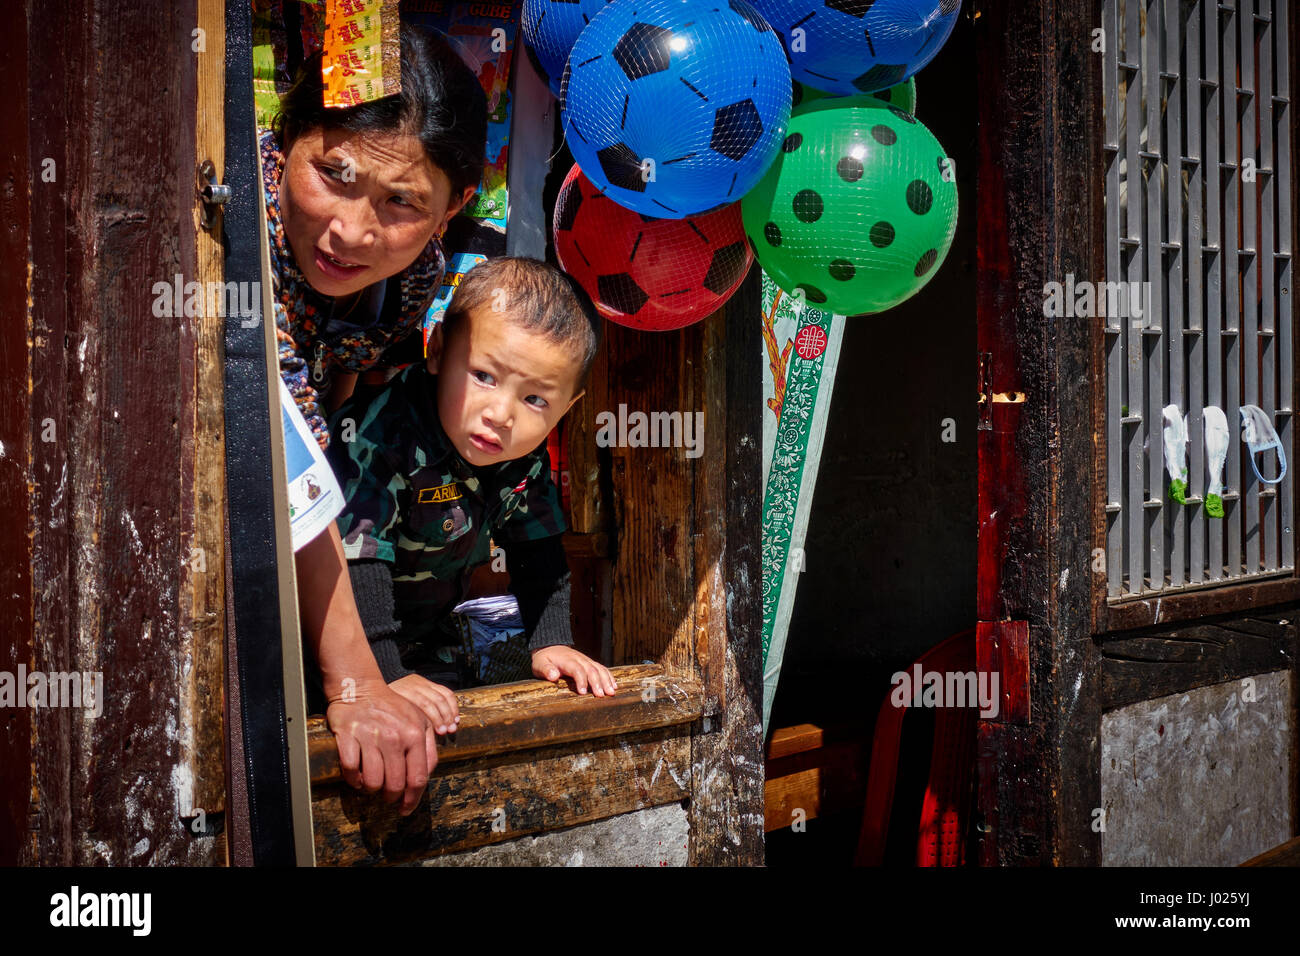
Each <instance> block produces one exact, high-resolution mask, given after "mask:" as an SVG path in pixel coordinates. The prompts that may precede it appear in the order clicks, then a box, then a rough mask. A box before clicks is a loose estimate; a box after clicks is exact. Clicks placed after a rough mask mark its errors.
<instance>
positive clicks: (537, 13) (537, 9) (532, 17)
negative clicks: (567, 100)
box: [519, 0, 609, 97]
mask: <svg viewBox="0 0 1300 956" xmlns="http://www.w3.org/2000/svg"><path fill="white" fill-rule="evenodd" d="M608 2H609V0H524V9H523V11H522V13H521V14H520V17H519V30H520V32H521V33H522V34H523V38H524V43H525V47H526V49H527V50H528V58H529V59H530V60H532V61H533V66H534V67H536V69H537V72H538V73H539V74H540V75H541V77H542V79H544V80H545V81H546V84H547V86H549V87H550V88H551V92H552V93H554V94H555V95H556V96H557V97H558V96H559V95H560V80H561V79H563V77H564V64H565V62H566V61H567V60H568V59H569V51H570V50H572V49H573V44H574V43H576V42H577V40H578V35H579V34H580V33H582V31H583V28H584V27H586V25H587V24H588V23H590V22H591V20H592V18H593V17H595V16H596V14H598V13H600V11H601V10H604V9H605V4H607V3H608Z"/></svg>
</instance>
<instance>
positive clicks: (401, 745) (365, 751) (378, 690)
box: [325, 680, 438, 816]
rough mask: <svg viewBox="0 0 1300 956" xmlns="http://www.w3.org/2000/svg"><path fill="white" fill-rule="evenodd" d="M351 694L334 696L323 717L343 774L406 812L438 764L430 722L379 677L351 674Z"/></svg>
mask: <svg viewBox="0 0 1300 956" xmlns="http://www.w3.org/2000/svg"><path fill="white" fill-rule="evenodd" d="M350 697H351V699H349V700H344V699H335V700H333V701H331V702H330V705H329V708H328V709H327V710H326V711H325V719H326V720H327V721H328V722H329V727H330V730H331V731H333V733H334V739H335V742H336V743H337V744H338V748H339V767H340V769H341V770H342V773H343V779H344V780H345V781H347V783H348V784H349V785H351V786H353V787H356V788H357V789H361V788H362V787H364V788H365V789H366V790H369V791H370V792H371V793H374V792H376V791H378V790H381V789H382V790H383V791H384V799H385V800H386V801H388V802H389V803H396V802H397V801H398V800H401V801H402V806H401V809H400V812H401V814H402V816H406V815H407V814H409V813H410V812H411V811H412V810H414V809H415V808H416V806H418V805H419V803H420V799H421V798H422V797H423V796H424V788H425V785H426V784H427V783H428V782H429V774H430V773H431V772H432V771H433V768H434V767H436V766H437V764H438V747H437V743H436V742H435V740H434V730H433V725H432V724H431V723H430V722H429V721H428V720H427V719H426V718H425V715H424V712H423V711H421V710H420V708H418V707H416V706H415V705H414V704H412V703H411V702H410V701H408V700H407V699H406V698H404V697H403V696H402V695H401V694H398V693H397V692H395V691H394V690H392V689H390V688H389V686H388V685H387V684H385V683H384V682H383V680H357V681H356V687H355V690H354V693H353V694H351V695H350Z"/></svg>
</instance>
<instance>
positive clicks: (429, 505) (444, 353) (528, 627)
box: [328, 257, 616, 734]
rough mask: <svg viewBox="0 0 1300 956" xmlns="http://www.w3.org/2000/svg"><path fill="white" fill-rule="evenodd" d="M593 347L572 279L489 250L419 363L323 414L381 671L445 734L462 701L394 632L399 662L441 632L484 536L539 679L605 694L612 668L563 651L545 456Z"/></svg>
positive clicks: (554, 501)
mask: <svg viewBox="0 0 1300 956" xmlns="http://www.w3.org/2000/svg"><path fill="white" fill-rule="evenodd" d="M599 342H600V319H599V317H598V315H597V314H596V312H595V309H594V307H593V306H592V305H591V303H590V300H589V299H587V297H586V295H585V294H584V293H583V292H582V290H581V288H580V287H578V286H577V284H576V283H574V282H573V280H572V279H570V278H569V277H568V276H566V275H564V274H563V273H562V272H560V271H558V270H557V269H555V268H553V267H552V266H549V265H547V264H546V263H544V262H540V261H538V260H535V259H524V258H509V257H506V258H500V259H491V260H488V261H486V262H483V263H480V264H479V265H477V266H475V267H474V268H473V269H472V270H470V271H469V272H468V273H467V274H466V275H465V277H464V278H463V279H462V280H461V283H460V285H459V287H458V288H457V290H456V294H455V297H454V298H453V300H452V303H451V306H450V308H449V309H448V310H447V314H446V317H445V319H444V320H443V322H442V324H441V325H440V326H439V327H436V328H435V329H434V331H433V333H432V334H431V335H430V337H429V345H428V358H427V360H426V362H425V363H424V364H416V365H412V366H410V367H408V368H407V369H405V370H404V371H403V372H401V373H399V374H398V375H397V376H396V377H395V378H393V379H392V380H391V381H390V382H388V383H387V384H386V385H383V386H380V387H378V388H365V387H359V388H358V389H357V391H356V393H354V395H353V396H352V397H351V398H349V400H348V401H347V402H345V403H344V404H343V405H342V406H341V407H340V408H339V409H338V410H337V411H336V412H335V413H334V415H332V416H331V419H330V424H331V432H332V434H331V441H330V446H329V450H328V452H329V459H330V464H331V465H332V466H333V468H334V471H335V474H336V475H337V476H338V479H339V483H340V485H341V486H342V489H343V497H344V499H345V500H346V501H347V504H346V505H345V507H344V509H343V512H342V514H340V515H339V518H338V526H339V533H340V535H341V536H342V538H343V550H344V554H345V555H346V557H347V559H348V571H349V575H350V577H351V580H352V590H353V593H354V595H355V597H356V602H357V608H358V610H359V611H360V614H361V621H362V624H363V625H364V627H365V631H366V637H367V639H368V640H369V641H370V646H371V649H372V650H373V651H374V654H375V659H376V661H377V662H378V664H379V668H380V671H381V673H382V674H383V677H384V679H385V680H386V681H388V682H389V685H390V686H391V687H392V689H393V690H395V691H396V692H398V693H399V694H401V695H402V696H403V697H406V698H407V699H408V700H410V701H411V702H412V703H414V704H416V705H417V706H419V707H420V708H421V709H423V710H424V712H425V713H426V714H428V716H429V719H430V721H431V722H432V723H433V725H434V728H435V729H436V730H437V732H438V733H440V734H444V733H450V732H452V731H454V730H455V727H456V723H457V721H459V719H460V718H459V713H458V711H457V707H456V698H455V695H454V694H453V693H452V691H451V690H450V689H449V688H447V687H445V686H443V685H442V684H438V683H434V682H433V681H430V680H428V679H426V678H425V677H423V676H421V675H420V674H418V673H415V672H413V671H412V670H408V669H407V667H406V666H405V665H404V664H403V659H402V654H401V649H400V648H399V642H401V643H402V644H404V645H406V646H407V651H408V660H411V659H412V658H411V653H410V652H411V649H412V647H413V646H414V647H415V648H417V649H418V648H420V647H421V646H423V649H425V650H426V651H427V650H431V649H432V648H433V647H434V646H436V645H437V644H438V643H439V642H440V636H439V633H440V627H439V625H440V624H441V623H442V621H443V619H444V618H445V617H446V615H447V613H448V612H449V611H450V610H451V609H452V607H454V606H455V605H456V604H458V603H459V602H460V601H461V600H462V599H463V598H464V596H465V592H466V589H467V587H468V583H469V578H470V572H471V571H472V569H473V568H474V567H475V566H476V565H479V564H483V563H485V562H486V561H488V560H489V558H490V554H489V550H490V549H489V544H488V542H489V538H493V539H495V541H496V543H497V545H498V546H499V547H501V548H503V549H504V551H505V559H506V568H507V570H508V571H509V573H510V591H511V593H513V594H514V595H515V597H516V598H517V600H518V602H519V610H520V614H521V616H522V618H523V623H524V629H525V632H526V634H527V636H528V639H529V644H528V646H529V650H530V652H531V657H532V671H533V674H534V675H535V676H537V677H539V678H541V679H544V680H549V681H558V680H559V679H560V676H561V675H567V676H569V677H571V678H572V679H573V681H574V684H575V685H576V687H577V690H578V692H579V693H584V694H585V693H586V692H587V689H588V688H590V689H591V691H592V693H593V694H595V695H596V696H597V697H603V696H605V695H607V694H612V693H614V690H615V687H616V685H615V682H614V679H613V677H612V676H611V675H610V673H609V671H608V670H607V669H606V668H605V667H603V666H601V665H600V664H598V663H596V662H595V661H593V660H592V659H591V658H589V657H587V656H586V655H585V654H581V653H579V652H578V651H577V650H575V649H574V648H573V647H572V643H573V641H572V638H571V636H570V634H569V601H568V597H569V572H568V566H567V561H566V558H565V554H564V548H563V546H562V545H561V543H560V534H561V533H562V532H563V531H564V530H565V524H564V518H563V516H562V514H561V511H560V504H559V497H558V495H557V494H556V489H555V485H554V483H553V482H552V481H551V478H550V464H549V460H548V456H547V454H546V436H547V435H548V434H549V433H550V432H551V430H552V429H553V428H554V427H555V425H556V423H558V422H559V420H560V419H561V418H562V417H563V416H564V414H565V412H567V411H568V410H569V409H570V408H571V407H572V406H573V404H574V402H576V401H577V400H578V399H579V398H580V397H582V394H583V392H582V390H581V389H582V385H583V383H584V382H585V381H586V377H587V373H588V371H589V370H590V368H591V363H592V361H593V360H594V359H595V355H596V350H597V348H598V347H599ZM417 656H418V655H417ZM426 656H428V657H431V655H426ZM427 672H428V670H427V669H426V673H427Z"/></svg>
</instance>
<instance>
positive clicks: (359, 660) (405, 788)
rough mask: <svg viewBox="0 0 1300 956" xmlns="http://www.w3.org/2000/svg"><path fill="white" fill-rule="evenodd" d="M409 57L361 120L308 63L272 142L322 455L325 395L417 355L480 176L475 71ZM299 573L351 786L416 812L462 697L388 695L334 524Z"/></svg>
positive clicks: (285, 272) (281, 307) (290, 328)
mask: <svg viewBox="0 0 1300 956" xmlns="http://www.w3.org/2000/svg"><path fill="white" fill-rule="evenodd" d="M401 56H402V74H401V76H402V80H401V84H402V92H401V94H400V95H398V96H391V97H386V98H384V99H382V100H378V101H375V102H371V103H365V104H362V105H360V106H355V107H351V108H348V109H327V108H326V107H325V106H324V102H323V99H324V98H323V84H322V81H321V57H320V54H317V55H315V56H313V57H311V58H309V59H308V60H307V61H306V62H305V63H304V65H303V69H302V72H301V74H300V76H299V78H298V81H297V82H296V83H295V84H294V86H293V87H292V89H290V91H289V92H288V93H287V94H286V95H285V97H284V99H283V101H282V103H281V110H280V113H279V115H278V116H277V118H276V121H275V124H274V129H272V130H268V131H265V132H264V133H263V134H262V136H261V150H262V165H263V186H264V190H265V193H266V217H267V230H268V234H269V239H270V247H271V267H272V279H273V290H274V295H273V299H274V307H275V315H276V337H277V341H278V346H279V361H280V373H281V375H282V376H283V378H284V380H285V384H286V385H287V386H288V388H289V391H290V393H291V394H292V395H293V397H294V401H295V402H296V403H297V405H298V408H299V410H300V411H301V412H302V414H303V417H304V418H305V419H306V421H307V424H308V426H309V427H310V428H311V430H312V433H313V435H314V436H315V437H316V440H317V442H319V444H320V445H321V447H322V448H323V447H325V446H326V445H327V444H328V442H329V433H328V431H327V430H326V426H325V421H324V412H325V411H326V409H323V408H322V407H321V400H322V396H323V395H325V394H326V393H327V392H328V393H329V399H330V402H329V405H330V407H331V408H332V407H334V406H336V405H337V404H338V403H339V402H341V401H342V399H343V398H344V397H346V393H347V392H349V391H350V390H351V387H352V383H353V382H354V381H355V378H356V374H357V373H358V372H362V371H364V370H366V369H368V368H371V367H373V366H375V365H376V364H378V363H379V361H380V359H381V357H384V356H386V355H387V356H388V357H389V359H390V360H391V358H392V356H393V354H394V350H395V349H397V348H400V347H401V346H402V345H403V344H406V345H413V346H414V350H413V352H412V354H411V358H416V357H419V355H420V342H421V338H420V336H419V334H418V331H419V327H420V322H421V319H422V318H423V316H424V313H425V310H426V309H427V308H428V306H429V302H430V300H431V299H432V298H433V295H434V293H435V292H436V291H437V289H438V286H439V285H440V284H441V282H442V277H443V271H444V268H445V259H444V255H443V250H442V246H441V244H440V242H439V237H440V236H441V235H442V233H443V231H445V229H446V227H447V224H448V223H449V222H450V221H451V219H452V218H453V217H454V216H455V215H456V214H457V213H458V212H459V211H460V210H461V208H463V207H464V205H465V204H466V203H467V202H469V200H470V199H471V198H473V195H474V192H475V190H476V189H477V186H478V182H479V179H480V177H481V176H482V171H483V162H484V157H483V152H484V146H485V141H486V129H487V126H486V123H487V120H486V106H485V102H484V99H485V98H484V95H483V91H482V88H481V87H480V86H479V83H478V81H477V80H476V79H475V77H474V75H473V73H471V72H470V71H469V69H468V68H467V67H466V66H465V65H464V64H463V63H462V62H461V61H460V59H459V58H458V57H457V56H456V54H455V53H454V52H452V51H451V49H450V48H449V47H448V46H447V45H446V44H445V43H444V42H442V41H441V40H438V39H435V38H433V37H431V36H429V35H427V34H424V33H423V32H421V31H419V30H418V29H416V28H413V27H410V26H408V25H405V24H404V25H403V27H402V32H401ZM295 561H296V566H297V573H298V602H299V608H300V612H301V616H302V625H303V631H304V633H305V635H306V636H307V639H308V644H309V645H310V646H311V648H312V650H313V651H314V652H315V656H316V660H317V662H318V664H319V665H320V670H321V677H322V679H323V685H324V691H325V695H326V697H327V698H328V700H329V702H330V703H329V706H328V708H327V710H326V718H327V720H328V721H329V725H330V729H331V730H332V731H333V732H334V735H335V739H336V741H337V743H338V747H339V761H340V764H341V765H342V769H343V776H344V779H345V780H347V781H348V782H349V783H350V784H352V785H353V786H355V787H359V786H363V785H364V786H365V787H366V788H367V789H369V790H372V791H373V790H378V789H380V788H381V787H382V788H383V790H384V792H385V796H386V797H387V799H389V800H390V801H396V800H398V799H399V798H403V796H404V799H403V805H402V812H403V813H409V812H410V811H412V810H414V809H415V806H416V804H417V803H418V802H419V799H420V797H421V796H422V795H423V792H424V786H425V783H426V782H427V779H428V774H429V772H430V771H431V770H432V769H433V767H434V765H435V764H436V762H437V756H436V749H435V741H434V734H435V731H436V732H438V733H443V732H449V731H450V730H453V729H454V722H455V719H458V715H457V713H456V705H455V696H454V695H452V694H451V693H450V691H447V692H446V694H445V696H444V698H442V699H438V700H431V699H429V697H428V696H427V694H415V693H408V696H409V697H410V698H411V699H410V700H408V699H407V698H406V697H404V696H403V695H402V693H401V692H400V691H401V688H398V689H397V690H394V689H393V687H390V686H389V685H388V684H386V683H385V682H384V680H383V678H382V676H381V675H380V672H379V667H378V665H377V664H376V662H375V657H374V654H373V653H372V652H371V650H370V646H369V644H368V643H367V641H366V635H365V630H364V628H363V626H362V622H361V618H360V616H359V614H358V611H357V605H356V601H355V599H354V597H353V592H352V588H351V585H350V583H349V577H348V571H347V565H346V562H345V560H344V557H343V549H342V543H341V542H340V540H339V534H338V530H337V528H336V527H335V526H334V525H333V524H332V523H331V525H330V527H329V529H328V530H327V531H325V532H323V533H321V534H320V535H319V536H318V537H317V538H316V539H315V540H313V541H312V542H311V543H309V544H307V545H306V546H304V547H302V548H301V549H300V550H299V551H298V552H297V554H296V555H295ZM394 686H395V687H396V686H397V685H396V684H395V685H394ZM429 686H434V685H429Z"/></svg>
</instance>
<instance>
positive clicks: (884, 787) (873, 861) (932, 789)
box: [857, 628, 979, 866]
mask: <svg viewBox="0 0 1300 956" xmlns="http://www.w3.org/2000/svg"><path fill="white" fill-rule="evenodd" d="M916 663H917V664H920V665H921V670H922V672H926V671H940V672H945V671H974V670H975V629H974V628H971V629H970V630H968V631H962V632H960V633H958V634H954V635H953V636H952V637H950V638H948V639H947V640H945V641H944V642H943V643H941V644H939V645H937V646H936V647H933V648H931V649H930V650H928V651H926V652H925V653H924V654H922V655H921V656H920V657H919V658H918V659H917V661H916ZM908 670H909V673H910V672H911V668H909V669H908ZM889 698H890V695H888V694H886V695H885V700H884V702H883V703H882V704H881V705H880V714H879V716H878V717H877V718H876V731H875V735H874V737H873V739H872V742H871V764H870V769H869V771H868V775H867V802H866V806H865V807H864V809H863V814H862V832H861V835H860V836H859V838H858V854H857V865H858V866H880V865H881V864H883V863H884V860H885V837H886V836H887V834H888V833H889V816H890V813H891V812H892V810H893V805H894V787H895V785H896V784H897V782H898V752H899V746H900V744H901V742H902V736H903V717H904V716H905V715H906V713H907V706H906V705H904V706H902V707H895V706H894V705H893V704H892V703H891V702H890V699H889ZM978 718H979V709H978V708H976V707H960V708H958V707H941V708H938V709H937V710H936V711H935V720H934V743H933V746H932V748H931V751H930V775H929V779H928V781H927V783H926V788H925V799H924V800H923V801H922V804H921V822H920V826H919V828H918V833H917V842H916V865H917V866H961V865H963V864H964V863H965V862H966V830H967V823H968V821H969V819H970V812H971V795H972V789H973V788H972V782H973V781H972V773H973V771H974V766H975V725H976V721H977V720H978Z"/></svg>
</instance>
